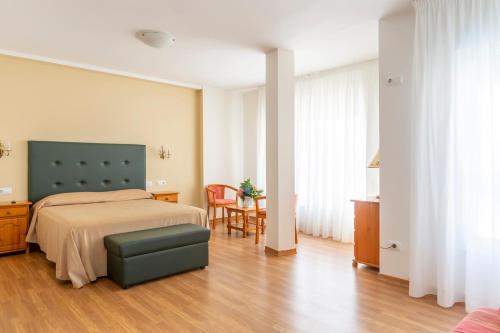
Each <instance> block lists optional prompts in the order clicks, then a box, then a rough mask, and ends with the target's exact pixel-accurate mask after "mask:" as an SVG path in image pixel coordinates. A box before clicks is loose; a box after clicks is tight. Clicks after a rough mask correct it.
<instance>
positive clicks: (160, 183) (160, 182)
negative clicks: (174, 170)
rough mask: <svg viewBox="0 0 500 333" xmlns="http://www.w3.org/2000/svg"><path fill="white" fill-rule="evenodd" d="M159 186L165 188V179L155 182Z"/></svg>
mask: <svg viewBox="0 0 500 333" xmlns="http://www.w3.org/2000/svg"><path fill="white" fill-rule="evenodd" d="M156 183H157V184H158V185H159V186H166V185H167V181H166V180H165V179H160V180H158V181H157V182H156Z"/></svg>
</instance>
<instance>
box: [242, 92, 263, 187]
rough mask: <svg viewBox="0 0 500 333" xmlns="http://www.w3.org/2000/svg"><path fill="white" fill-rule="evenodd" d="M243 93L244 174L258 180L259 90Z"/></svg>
mask: <svg viewBox="0 0 500 333" xmlns="http://www.w3.org/2000/svg"><path fill="white" fill-rule="evenodd" d="M242 95H243V122H244V126H243V127H244V128H243V135H244V138H243V147H244V159H243V176H244V178H250V179H251V180H252V182H254V183H255V182H256V181H257V113H258V109H257V108H258V102H259V90H258V89H254V90H251V91H248V92H244V93H242Z"/></svg>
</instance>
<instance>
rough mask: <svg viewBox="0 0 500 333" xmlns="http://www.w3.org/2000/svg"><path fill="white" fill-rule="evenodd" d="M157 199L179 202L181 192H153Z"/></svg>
mask: <svg viewBox="0 0 500 333" xmlns="http://www.w3.org/2000/svg"><path fill="white" fill-rule="evenodd" d="M151 194H152V195H153V197H154V198H155V200H160V201H167V202H172V203H178V202H179V192H151Z"/></svg>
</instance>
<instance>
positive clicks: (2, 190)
mask: <svg viewBox="0 0 500 333" xmlns="http://www.w3.org/2000/svg"><path fill="white" fill-rule="evenodd" d="M9 194H12V187H0V195H9Z"/></svg>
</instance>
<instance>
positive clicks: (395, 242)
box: [385, 239, 403, 251]
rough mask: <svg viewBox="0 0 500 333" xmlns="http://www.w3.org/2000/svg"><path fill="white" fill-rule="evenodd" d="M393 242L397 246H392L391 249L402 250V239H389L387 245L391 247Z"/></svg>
mask: <svg viewBox="0 0 500 333" xmlns="http://www.w3.org/2000/svg"><path fill="white" fill-rule="evenodd" d="M392 244H394V245H395V246H396V247H393V248H390V249H391V250H397V251H401V249H402V247H403V245H402V244H401V242H400V241H396V240H391V239H389V240H388V241H387V245H386V246H385V247H390V246H391V245H392Z"/></svg>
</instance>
